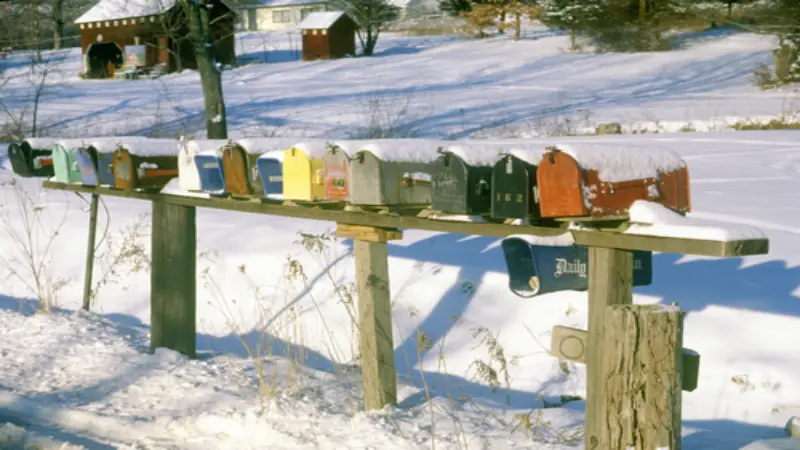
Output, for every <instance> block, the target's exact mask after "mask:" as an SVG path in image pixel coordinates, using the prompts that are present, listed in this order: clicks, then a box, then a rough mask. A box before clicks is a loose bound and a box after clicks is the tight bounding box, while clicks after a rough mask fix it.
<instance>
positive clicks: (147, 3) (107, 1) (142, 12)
mask: <svg viewBox="0 0 800 450" xmlns="http://www.w3.org/2000/svg"><path fill="white" fill-rule="evenodd" d="M176 3H177V0H100V1H98V2H97V3H96V4H95V5H94V6H92V7H91V9H89V10H88V11H86V12H85V13H84V14H83V15H82V16H80V17H78V18H77V19H76V20H75V23H77V24H80V23H89V22H100V21H103V20H119V19H130V18H134V17H147V16H155V15H159V14H163V13H165V12H167V11H169V10H170V9H172V8H173V7H174V6H175V4H176ZM221 3H222V4H223V5H225V7H227V8H228V9H231V8H230V6H228V5H226V4H225V2H221Z"/></svg>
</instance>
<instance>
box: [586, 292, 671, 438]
mask: <svg viewBox="0 0 800 450" xmlns="http://www.w3.org/2000/svg"><path fill="white" fill-rule="evenodd" d="M683 315H684V313H683V311H681V310H680V308H678V307H675V306H664V305H614V306H611V307H609V308H607V309H606V312H605V319H606V327H607V328H606V333H605V340H604V346H605V348H606V351H607V355H606V358H607V361H606V364H605V366H604V371H603V374H602V376H603V378H602V380H603V387H604V392H605V402H606V403H605V410H606V417H605V418H604V421H605V423H604V424H603V425H604V426H603V427H602V429H601V430H600V431H601V436H602V441H603V442H605V443H606V444H605V445H604V446H603V448H605V449H609V450H626V449H629V448H632V449H635V450H651V449H664V450H680V448H681V370H682V367H681V366H682V364H681V362H682V361H681V348H682V344H683Z"/></svg>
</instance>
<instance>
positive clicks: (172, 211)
mask: <svg viewBox="0 0 800 450" xmlns="http://www.w3.org/2000/svg"><path fill="white" fill-rule="evenodd" d="M152 220H153V230H152V241H151V242H152V251H151V252H152V265H151V267H150V322H151V327H152V330H151V337H150V350H151V351H155V349H156V348H158V347H166V348H169V349H171V350H175V351H178V352H180V353H183V354H184V355H187V356H189V357H190V358H194V357H195V352H196V345H195V343H196V339H197V338H196V333H197V331H196V330H197V324H196V315H197V302H196V286H197V282H196V279H197V271H196V264H197V259H196V258H197V257H196V246H197V230H196V225H195V209H194V208H193V207H190V206H179V205H172V204H169V203H165V202H159V201H154V202H153V218H152Z"/></svg>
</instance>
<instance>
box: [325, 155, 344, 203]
mask: <svg viewBox="0 0 800 450" xmlns="http://www.w3.org/2000/svg"><path fill="white" fill-rule="evenodd" d="M349 165H350V164H349V159H348V157H347V154H346V153H345V152H344V151H342V150H341V149H338V148H334V149H331V150H330V151H328V153H326V154H325V159H324V173H325V198H326V199H328V200H339V201H345V200H347V197H348V189H347V188H348V182H349V175H348V169H349Z"/></svg>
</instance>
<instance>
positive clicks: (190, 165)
mask: <svg viewBox="0 0 800 450" xmlns="http://www.w3.org/2000/svg"><path fill="white" fill-rule="evenodd" d="M179 142H180V148H181V151H180V154H179V155H178V183H179V184H180V186H181V189H183V190H186V191H189V192H200V191H202V190H203V187H202V182H201V180H200V170H199V169H200V167H201V166H199V165H198V164H196V163H195V157H196V156H197V154H198V153H202V152H206V151H208V150H212V151H214V153H216V151H217V149H219V148H220V147H222V146H223V145H225V144H226V143H227V142H228V141H226V140H224V139H183V138H181V139H180V141H179ZM217 168H219V164H217ZM223 188H224V186H223Z"/></svg>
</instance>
